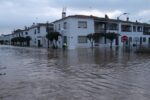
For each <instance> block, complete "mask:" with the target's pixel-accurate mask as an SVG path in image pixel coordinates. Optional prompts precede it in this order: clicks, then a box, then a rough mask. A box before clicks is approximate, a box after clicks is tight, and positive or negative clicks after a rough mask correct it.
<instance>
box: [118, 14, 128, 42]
mask: <svg viewBox="0 0 150 100" xmlns="http://www.w3.org/2000/svg"><path fill="white" fill-rule="evenodd" d="M127 14H128V13H122V14H121V15H119V16H118V17H117V20H118V34H119V32H120V31H119V29H121V28H120V26H119V18H120V17H121V16H123V15H127ZM123 45H124V43H123Z"/></svg>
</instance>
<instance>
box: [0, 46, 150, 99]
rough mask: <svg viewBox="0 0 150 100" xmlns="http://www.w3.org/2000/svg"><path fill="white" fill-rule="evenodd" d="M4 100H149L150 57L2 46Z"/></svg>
mask: <svg viewBox="0 0 150 100" xmlns="http://www.w3.org/2000/svg"><path fill="white" fill-rule="evenodd" d="M0 100H150V55H148V54H135V53H132V52H130V53H127V52H123V50H122V49H113V50H110V48H96V49H91V48H89V49H77V50H64V51H63V50H52V49H49V50H48V49H38V48H25V47H11V46H1V45H0Z"/></svg>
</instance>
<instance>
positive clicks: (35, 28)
mask: <svg viewBox="0 0 150 100" xmlns="http://www.w3.org/2000/svg"><path fill="white" fill-rule="evenodd" d="M47 30H49V31H53V24H48V23H37V24H35V23H33V25H32V26H30V27H25V28H24V29H23V30H21V29H17V30H15V31H13V33H12V38H15V37H24V38H27V37H29V38H30V42H29V45H30V46H31V47H47V44H48V43H47V39H46V34H47ZM12 38H11V39H12ZM18 44H19V43H18ZM25 45H26V44H25Z"/></svg>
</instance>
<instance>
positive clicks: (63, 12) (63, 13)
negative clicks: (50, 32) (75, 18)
mask: <svg viewBox="0 0 150 100" xmlns="http://www.w3.org/2000/svg"><path fill="white" fill-rule="evenodd" d="M65 17H66V8H63V11H62V18H65Z"/></svg>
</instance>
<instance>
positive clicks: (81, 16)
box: [53, 15, 94, 23]
mask: <svg viewBox="0 0 150 100" xmlns="http://www.w3.org/2000/svg"><path fill="white" fill-rule="evenodd" d="M93 17H94V16H92V15H91V16H87V15H71V16H67V17H65V18H61V19H59V20H56V21H54V22H53V23H55V22H58V21H62V20H65V19H67V18H93Z"/></svg>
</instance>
